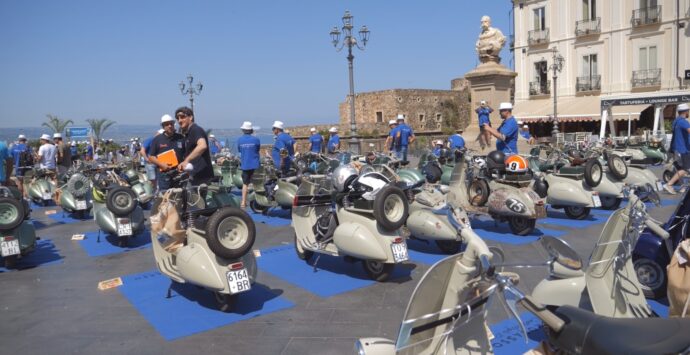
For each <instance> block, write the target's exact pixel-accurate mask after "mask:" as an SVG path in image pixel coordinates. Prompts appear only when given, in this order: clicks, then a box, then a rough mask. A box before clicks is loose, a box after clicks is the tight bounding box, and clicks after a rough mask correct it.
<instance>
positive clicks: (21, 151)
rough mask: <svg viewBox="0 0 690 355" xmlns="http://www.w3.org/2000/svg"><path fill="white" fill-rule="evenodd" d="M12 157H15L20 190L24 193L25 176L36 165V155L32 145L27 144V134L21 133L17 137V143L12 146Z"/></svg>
mask: <svg viewBox="0 0 690 355" xmlns="http://www.w3.org/2000/svg"><path fill="white" fill-rule="evenodd" d="M12 157H13V158H14V176H16V177H17V181H18V182H19V183H18V185H19V186H17V187H18V188H19V191H21V192H22V194H23V193H24V186H23V181H22V180H23V176H24V174H25V173H26V172H27V171H28V170H29V169H31V167H32V166H33V165H34V156H33V152H32V151H31V147H30V146H29V145H28V144H26V136H25V135H23V134H20V135H19V137H17V144H15V145H14V146H13V147H12Z"/></svg>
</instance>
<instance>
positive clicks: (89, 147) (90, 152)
mask: <svg viewBox="0 0 690 355" xmlns="http://www.w3.org/2000/svg"><path fill="white" fill-rule="evenodd" d="M86 156H87V157H89V158H93V146H92V145H91V144H89V145H87V146H86Z"/></svg>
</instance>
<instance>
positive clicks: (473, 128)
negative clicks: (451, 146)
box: [463, 62, 517, 143]
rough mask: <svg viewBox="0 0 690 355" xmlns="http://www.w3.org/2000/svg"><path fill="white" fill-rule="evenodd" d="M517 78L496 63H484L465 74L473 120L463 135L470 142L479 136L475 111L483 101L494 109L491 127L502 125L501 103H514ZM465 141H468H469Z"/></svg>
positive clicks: (512, 72) (514, 74) (513, 73)
mask: <svg viewBox="0 0 690 355" xmlns="http://www.w3.org/2000/svg"><path fill="white" fill-rule="evenodd" d="M516 76H517V73H516V72H514V71H512V70H510V69H508V68H506V67H504V66H503V65H501V64H498V63H496V62H486V63H482V64H480V65H478V66H477V67H476V68H474V69H473V70H472V71H470V72H469V73H467V74H465V79H467V81H468V82H469V87H470V98H471V101H472V111H471V115H472V118H471V119H470V124H469V126H468V127H467V129H466V130H465V133H464V134H463V135H464V136H466V137H467V138H470V139H469V141H472V140H474V138H475V137H476V136H477V135H478V134H479V117H478V116H477V112H475V109H476V108H477V107H478V106H479V102H480V101H482V100H484V101H486V103H487V104H488V105H489V106H491V108H493V109H494V112H493V113H492V114H491V116H490V119H491V125H492V126H493V127H498V125H499V124H500V117H499V116H498V105H499V104H500V103H501V102H512V100H511V91H512V90H513V79H514V78H515V77H516ZM465 141H468V139H466V140H465ZM492 143H495V140H494V139H492Z"/></svg>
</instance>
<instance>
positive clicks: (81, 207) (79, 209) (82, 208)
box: [77, 200, 86, 211]
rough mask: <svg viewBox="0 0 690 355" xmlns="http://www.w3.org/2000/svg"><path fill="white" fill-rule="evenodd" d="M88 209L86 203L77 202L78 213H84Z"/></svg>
mask: <svg viewBox="0 0 690 355" xmlns="http://www.w3.org/2000/svg"><path fill="white" fill-rule="evenodd" d="M85 209H86V201H79V200H78V201H77V211H83V210H85Z"/></svg>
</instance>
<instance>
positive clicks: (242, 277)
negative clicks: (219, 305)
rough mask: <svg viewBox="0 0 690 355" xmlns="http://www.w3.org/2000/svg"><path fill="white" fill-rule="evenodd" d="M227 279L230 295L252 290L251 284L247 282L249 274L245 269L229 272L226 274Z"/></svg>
mask: <svg viewBox="0 0 690 355" xmlns="http://www.w3.org/2000/svg"><path fill="white" fill-rule="evenodd" d="M226 276H227V278H228V286H229V287H230V294H232V295H234V294H236V293H241V292H247V291H249V290H251V289H252V284H251V282H249V274H248V273H247V269H239V270H231V271H228V273H227V274H226Z"/></svg>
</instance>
